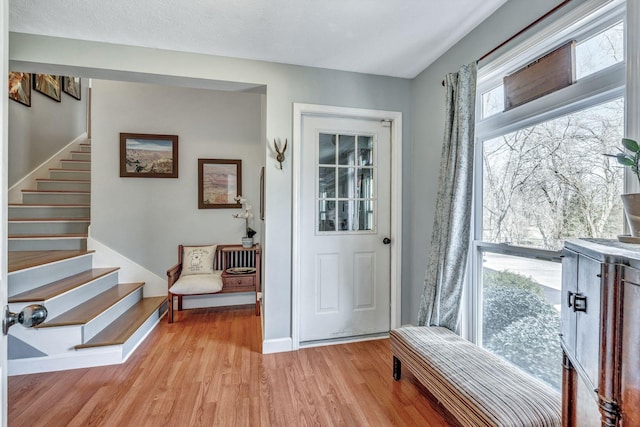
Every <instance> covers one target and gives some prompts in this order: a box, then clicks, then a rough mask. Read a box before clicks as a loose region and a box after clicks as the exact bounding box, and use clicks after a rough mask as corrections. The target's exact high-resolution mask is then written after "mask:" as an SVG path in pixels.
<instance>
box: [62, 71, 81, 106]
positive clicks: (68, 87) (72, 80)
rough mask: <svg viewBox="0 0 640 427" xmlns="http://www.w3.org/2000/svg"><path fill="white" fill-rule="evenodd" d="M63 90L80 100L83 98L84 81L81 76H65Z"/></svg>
mask: <svg viewBox="0 0 640 427" xmlns="http://www.w3.org/2000/svg"><path fill="white" fill-rule="evenodd" d="M62 91H63V92H64V93H66V94H67V95H69V96H70V97H72V98H75V99H77V100H78V101H80V100H81V99H82V81H81V79H80V77H73V76H63V77H62Z"/></svg>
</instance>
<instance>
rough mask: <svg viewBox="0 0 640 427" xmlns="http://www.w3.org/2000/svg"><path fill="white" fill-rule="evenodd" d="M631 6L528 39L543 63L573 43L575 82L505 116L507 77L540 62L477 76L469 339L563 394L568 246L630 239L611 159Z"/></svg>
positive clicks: (618, 173)
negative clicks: (574, 241)
mask: <svg viewBox="0 0 640 427" xmlns="http://www.w3.org/2000/svg"><path fill="white" fill-rule="evenodd" d="M614 3H615V2H614ZM623 7H624V5H623V3H622V2H617V4H615V5H613V6H610V7H609V8H608V9H607V10H604V9H603V8H594V10H593V11H592V12H593V13H592V14H590V15H589V16H582V17H578V18H579V19H578V18H574V21H573V22H567V23H565V24H562V23H557V22H556V23H555V24H552V25H557V27H558V28H557V35H556V36H551V37H550V38H548V39H545V40H540V42H539V43H538V45H536V44H534V43H530V44H529V46H531V47H530V49H533V50H536V49H537V55H539V56H542V55H543V54H545V53H546V52H548V51H550V50H551V49H552V48H553V47H554V46H560V45H562V44H563V43H566V42H567V41H570V40H573V41H575V42H576V43H575V58H576V59H575V67H576V78H577V81H576V83H575V84H573V85H571V86H570V87H567V88H564V89H561V90H559V91H557V92H554V93H552V94H549V95H546V96H544V97H542V98H538V99H536V100H534V101H531V102H530V103H528V104H525V105H522V106H520V107H516V108H513V109H511V110H509V111H503V110H504V100H503V98H504V88H503V85H502V77H503V76H505V75H508V74H509V73H510V72H513V71H515V70H517V69H519V68H521V67H522V66H524V65H526V64H527V63H529V62H530V61H531V60H532V58H533V59H535V58H536V57H539V56H535V55H536V52H533V53H532V52H530V51H524V50H523V51H522V52H520V56H521V58H522V61H521V62H518V61H517V60H514V57H515V56H516V55H511V56H510V57H509V56H508V55H507V57H509V59H508V61H507V60H505V65H504V66H502V68H501V66H500V64H498V65H496V64H495V63H494V64H490V65H489V66H487V68H488V69H489V71H486V72H484V73H483V69H482V67H481V68H480V72H479V81H478V106H477V109H478V114H477V117H478V119H479V120H478V122H477V124H476V138H477V142H476V151H475V152H476V163H475V164H476V179H475V191H474V196H475V198H476V201H475V204H474V205H475V208H474V210H475V214H474V215H475V221H474V244H473V249H472V250H473V254H472V264H473V266H472V269H471V271H472V274H471V276H472V277H471V278H470V283H471V285H472V286H471V288H470V289H471V290H472V291H471V292H470V295H471V299H470V300H471V301H472V303H471V304H469V313H470V316H469V318H470V320H471V322H470V325H471V334H470V335H471V336H472V337H473V338H474V339H475V341H476V342H477V343H478V344H481V345H482V346H484V347H485V348H487V349H489V350H490V351H492V352H494V353H496V354H497V355H499V356H501V357H503V358H505V359H507V360H508V361H510V362H511V363H513V364H515V365H517V366H518V367H520V368H521V369H523V370H525V371H527V372H529V373H531V374H533V375H535V376H537V377H538V378H540V379H542V380H543V381H546V382H547V383H549V384H551V385H552V386H554V387H556V388H558V389H559V388H560V381H561V362H562V357H561V354H562V353H561V349H560V343H559V338H558V334H559V332H560V309H561V304H560V299H561V295H560V288H561V264H560V250H561V248H562V246H563V244H564V241H565V239H568V238H575V237H602V238H615V237H616V235H618V234H622V232H623V214H622V205H621V201H620V194H621V193H622V192H623V182H624V171H623V169H622V168H620V167H619V166H618V165H617V164H615V161H614V162H612V161H611V160H610V159H609V158H608V157H606V156H604V155H603V154H604V153H616V152H617V151H618V146H619V145H620V139H621V138H622V136H623V118H624V99H623V94H624V92H623V91H624V50H623V42H622V41H623V32H624V27H623V22H622V16H623V13H624V9H623ZM567 19H569V18H567ZM576 22H580V25H579V26H578V25H576ZM562 25H564V26H562ZM567 28H569V29H571V28H573V29H571V30H567ZM554 37H555V38H554Z"/></svg>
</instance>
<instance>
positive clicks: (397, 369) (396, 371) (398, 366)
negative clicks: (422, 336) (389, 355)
mask: <svg viewBox="0 0 640 427" xmlns="http://www.w3.org/2000/svg"><path fill="white" fill-rule="evenodd" d="M400 378H402V363H400V359H398V358H397V357H395V356H393V379H394V380H396V381H400Z"/></svg>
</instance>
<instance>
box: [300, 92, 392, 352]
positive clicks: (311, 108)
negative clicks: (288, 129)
mask: <svg viewBox="0 0 640 427" xmlns="http://www.w3.org/2000/svg"><path fill="white" fill-rule="evenodd" d="M303 116H324V117H331V116H336V117H348V118H353V119H368V120H387V121H389V122H390V123H391V200H390V203H391V300H390V301H391V302H390V304H391V318H390V319H389V320H390V326H391V329H393V328H397V327H399V326H400V322H401V320H400V315H401V313H400V309H401V305H402V300H401V275H402V271H401V270H402V269H401V266H402V113H401V112H397V111H380V110H367V109H360V108H348V107H333V106H328V105H316V104H300V103H294V104H293V143H292V150H291V151H292V152H293V224H292V225H293V227H292V233H293V239H292V240H293V241H292V251H291V252H292V254H291V255H292V263H293V271H292V283H291V311H292V312H291V340H292V346H293V350H297V349H298V348H300V266H301V265H300V263H301V257H300V250H301V245H300V212H301V209H300V200H301V196H302V194H301V186H300V182H301V178H302V168H301V163H302V150H301V147H302V119H303Z"/></svg>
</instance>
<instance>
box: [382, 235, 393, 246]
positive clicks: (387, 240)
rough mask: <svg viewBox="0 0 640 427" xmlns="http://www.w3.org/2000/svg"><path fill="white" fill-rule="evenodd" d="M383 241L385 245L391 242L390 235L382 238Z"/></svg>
mask: <svg viewBox="0 0 640 427" xmlns="http://www.w3.org/2000/svg"><path fill="white" fill-rule="evenodd" d="M382 243H384V244H385V245H388V244H389V243H391V239H390V238H388V237H385V238H384V239H382Z"/></svg>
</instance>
